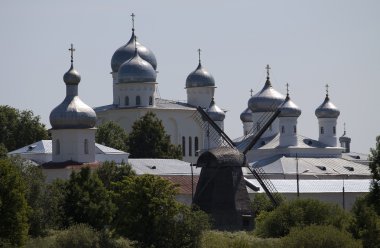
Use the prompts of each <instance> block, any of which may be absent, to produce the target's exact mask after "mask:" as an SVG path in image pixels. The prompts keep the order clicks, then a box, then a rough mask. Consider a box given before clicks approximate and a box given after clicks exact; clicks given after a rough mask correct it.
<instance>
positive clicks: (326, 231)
mask: <svg viewBox="0 0 380 248" xmlns="http://www.w3.org/2000/svg"><path fill="white" fill-rule="evenodd" d="M280 247H284V248H298V247H313V248H327V247H328V248H341V247H345V248H360V247H362V246H361V243H360V241H356V240H355V239H353V238H352V237H351V235H350V234H349V233H348V232H346V231H342V230H339V229H337V228H336V227H334V226H316V225H311V226H306V227H296V228H293V229H292V230H291V231H290V233H289V235H287V236H285V237H284V238H282V239H281V246H280Z"/></svg>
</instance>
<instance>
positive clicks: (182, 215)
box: [114, 175, 209, 248]
mask: <svg viewBox="0 0 380 248" xmlns="http://www.w3.org/2000/svg"><path fill="white" fill-rule="evenodd" d="M176 194H177V189H176V186H175V185H174V184H172V183H171V182H169V181H167V180H165V179H163V178H161V177H158V176H153V175H142V176H135V177H125V178H124V179H123V180H122V181H121V182H118V183H116V190H115V196H114V197H115V202H116V205H117V206H118V212H117V215H116V216H115V222H114V226H115V228H116V231H117V233H118V234H120V235H123V236H126V237H127V238H129V239H131V240H136V241H138V242H139V243H140V244H141V245H142V246H143V247H150V246H154V247H168V248H170V247H195V244H196V243H197V241H198V238H199V235H200V233H201V232H202V231H203V230H205V229H208V227H209V223H208V218H207V216H206V214H205V213H203V212H191V210H190V209H189V207H186V206H184V205H182V204H180V203H178V202H177V201H176V200H175V195H176Z"/></svg>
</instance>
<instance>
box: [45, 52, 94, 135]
mask: <svg viewBox="0 0 380 248" xmlns="http://www.w3.org/2000/svg"><path fill="white" fill-rule="evenodd" d="M73 51H75V50H74V48H73V46H71V67H70V69H69V71H68V72H66V73H65V75H64V76H63V80H64V81H65V83H66V97H65V99H64V100H63V102H62V103H61V104H59V105H58V106H57V107H55V108H54V109H53V110H52V111H51V113H50V117H49V119H50V124H51V126H52V128H53V129H79V128H80V129H82V128H93V127H95V124H96V114H95V111H94V110H93V109H92V108H91V107H89V106H88V105H87V104H85V103H84V102H83V101H82V100H81V99H80V98H79V96H78V84H79V81H80V75H79V73H78V72H77V71H76V70H75V69H74V66H73Z"/></svg>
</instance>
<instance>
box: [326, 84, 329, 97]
mask: <svg viewBox="0 0 380 248" xmlns="http://www.w3.org/2000/svg"><path fill="white" fill-rule="evenodd" d="M328 96H329V85H328V84H326V97H328Z"/></svg>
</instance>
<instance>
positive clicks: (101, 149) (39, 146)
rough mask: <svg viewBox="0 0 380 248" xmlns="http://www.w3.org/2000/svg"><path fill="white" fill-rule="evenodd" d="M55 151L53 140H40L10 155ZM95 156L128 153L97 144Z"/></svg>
mask: <svg viewBox="0 0 380 248" xmlns="http://www.w3.org/2000/svg"><path fill="white" fill-rule="evenodd" d="M52 151H53V148H52V142H51V140H40V141H37V142H35V143H33V144H30V145H27V146H24V147H21V148H19V149H17V150H14V151H11V152H9V153H8V154H9V155H17V154H25V153H29V154H39V153H41V154H51V153H52ZM95 154H126V152H123V151H120V150H117V149H114V148H111V147H108V146H104V145H101V144H98V143H95Z"/></svg>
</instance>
